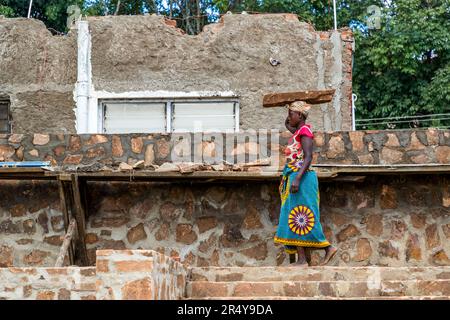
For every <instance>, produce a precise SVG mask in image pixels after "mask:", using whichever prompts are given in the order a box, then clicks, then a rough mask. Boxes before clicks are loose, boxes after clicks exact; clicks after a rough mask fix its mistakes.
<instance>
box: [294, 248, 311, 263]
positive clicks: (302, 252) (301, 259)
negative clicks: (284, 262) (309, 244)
mask: <svg viewBox="0 0 450 320" xmlns="http://www.w3.org/2000/svg"><path fill="white" fill-rule="evenodd" d="M297 254H298V260H297V262H296V263H295V265H296V266H298V267H307V266H308V262H306V256H305V250H304V249H303V247H297Z"/></svg>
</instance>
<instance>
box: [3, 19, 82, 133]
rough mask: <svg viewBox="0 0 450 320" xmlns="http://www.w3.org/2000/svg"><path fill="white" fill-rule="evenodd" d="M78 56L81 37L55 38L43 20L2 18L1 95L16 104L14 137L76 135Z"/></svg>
mask: <svg viewBox="0 0 450 320" xmlns="http://www.w3.org/2000/svg"><path fill="white" fill-rule="evenodd" d="M76 54H77V43H76V32H70V33H69V34H68V35H67V36H52V35H51V33H50V31H49V30H47V29H46V27H45V25H44V23H43V22H41V21H39V20H35V19H25V18H17V19H1V18H0V94H6V95H8V96H9V97H10V99H11V113H12V121H13V122H12V131H13V132H15V133H28V132H49V133H50V132H75V122H74V121H75V114H74V112H73V108H74V107H75V101H74V100H73V90H74V85H75V83H76V81H77V75H76V72H77V69H76V68H77V56H76Z"/></svg>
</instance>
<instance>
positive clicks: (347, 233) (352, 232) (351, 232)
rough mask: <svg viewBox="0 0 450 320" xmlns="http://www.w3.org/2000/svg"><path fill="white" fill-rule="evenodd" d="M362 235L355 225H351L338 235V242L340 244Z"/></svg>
mask: <svg viewBox="0 0 450 320" xmlns="http://www.w3.org/2000/svg"><path fill="white" fill-rule="evenodd" d="M360 234H361V232H360V231H359V230H358V228H356V227H355V225H353V224H350V225H348V226H347V227H346V228H344V229H343V230H342V231H341V232H339V233H338V235H337V240H338V241H339V242H342V241H345V240H347V239H350V238H353V237H356V236H358V235H360Z"/></svg>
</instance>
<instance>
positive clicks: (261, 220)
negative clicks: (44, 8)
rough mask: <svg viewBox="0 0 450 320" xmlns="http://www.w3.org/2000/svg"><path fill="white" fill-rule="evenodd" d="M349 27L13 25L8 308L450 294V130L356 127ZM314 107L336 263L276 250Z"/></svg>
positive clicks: (233, 21)
mask: <svg viewBox="0 0 450 320" xmlns="http://www.w3.org/2000/svg"><path fill="white" fill-rule="evenodd" d="M354 52H355V41H354V38H353V34H352V31H351V30H350V29H349V28H342V29H338V30H331V31H327V32H324V31H316V30H315V29H314V27H312V26H311V25H310V24H308V23H306V22H301V21H299V18H298V17H297V16H296V15H295V14H288V13H286V14H259V15H250V14H247V15H244V14H230V15H224V16H223V17H222V18H221V19H220V21H219V22H217V23H214V24H209V25H207V26H205V27H204V29H203V31H202V32H201V33H199V34H197V35H187V34H184V33H183V32H181V31H180V30H179V29H178V28H177V27H176V25H175V23H174V21H173V20H170V19H167V18H165V17H162V16H156V15H146V16H94V17H87V18H86V19H81V20H79V21H77V22H76V23H75V24H74V25H73V26H72V28H71V30H70V32H68V34H67V35H63V36H60V35H52V34H51V33H50V31H49V30H47V28H46V26H45V25H44V23H42V22H41V21H39V20H36V19H26V18H4V17H3V18H2V17H0V130H1V131H0V299H6V300H15V299H38V300H44V299H46V300H58V299H59V300H127V299H137V300H183V299H226V300H228V299H230V300H231V299H281V300H283V299H327V300H330V299H331V300H340V299H398V300H403V299H445V300H448V299H449V297H450V259H449V255H450V241H449V238H450V130H448V129H437V128H432V127H430V128H426V129H398V130H355V129H354V126H353V125H352V121H354V109H353V106H352V61H353V55H354ZM298 99H301V100H304V101H307V102H309V103H311V104H312V106H313V107H312V109H311V112H310V115H309V116H308V120H307V122H308V123H310V124H311V126H312V129H313V131H314V154H313V161H312V165H311V167H312V169H313V170H314V171H315V172H316V173H317V176H318V179H319V187H320V219H321V223H322V225H323V226H324V233H325V235H326V237H327V239H328V240H329V241H330V242H332V243H333V244H334V245H335V246H336V247H337V248H338V253H337V256H336V257H335V259H334V260H333V263H332V264H331V265H329V266H319V261H320V259H321V258H322V257H323V255H324V253H323V252H322V251H320V250H315V251H314V252H313V253H312V257H311V263H312V266H310V267H308V268H306V269H300V268H295V267H292V266H290V261H289V256H288V255H286V254H285V252H284V249H283V246H281V245H279V244H276V243H274V241H273V238H274V235H275V232H276V228H277V225H278V219H279V215H280V194H279V189H278V186H279V184H280V178H281V174H282V171H283V167H284V165H285V161H286V160H285V159H284V149H285V148H286V145H287V144H288V141H289V138H290V137H291V136H292V134H291V132H289V131H287V130H286V128H285V126H284V123H285V119H286V109H285V108H282V107H280V103H279V101H294V100H298Z"/></svg>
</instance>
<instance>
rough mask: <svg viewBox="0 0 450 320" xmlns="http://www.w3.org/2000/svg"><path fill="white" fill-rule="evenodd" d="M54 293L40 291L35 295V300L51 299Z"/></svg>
mask: <svg viewBox="0 0 450 320" xmlns="http://www.w3.org/2000/svg"><path fill="white" fill-rule="evenodd" d="M54 298H55V293H54V292H53V291H40V292H38V294H37V296H36V300H53V299H54Z"/></svg>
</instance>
